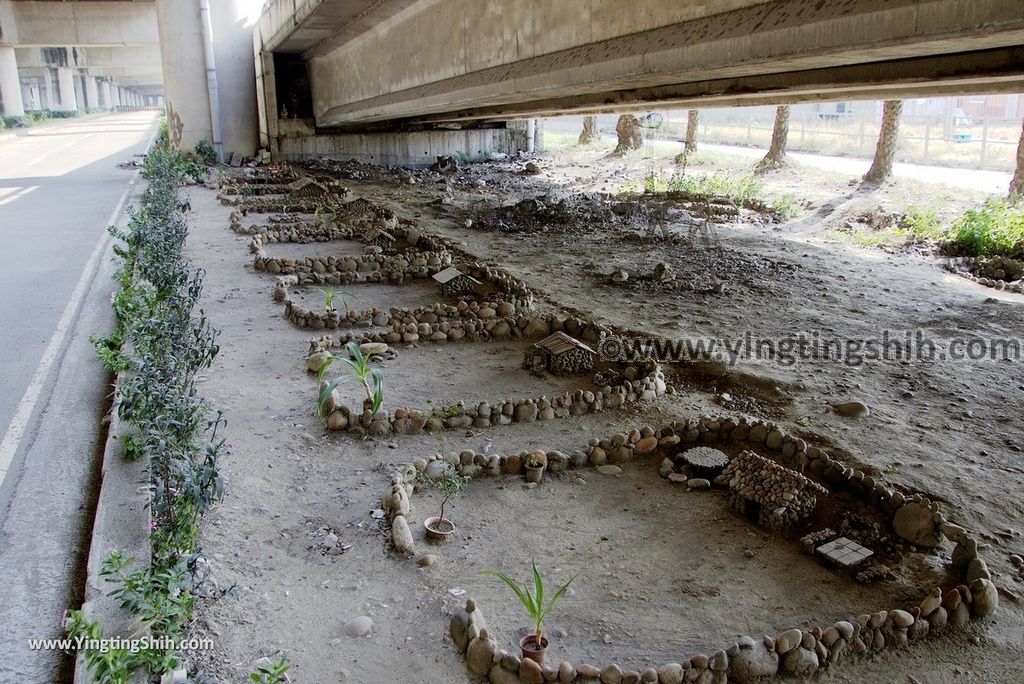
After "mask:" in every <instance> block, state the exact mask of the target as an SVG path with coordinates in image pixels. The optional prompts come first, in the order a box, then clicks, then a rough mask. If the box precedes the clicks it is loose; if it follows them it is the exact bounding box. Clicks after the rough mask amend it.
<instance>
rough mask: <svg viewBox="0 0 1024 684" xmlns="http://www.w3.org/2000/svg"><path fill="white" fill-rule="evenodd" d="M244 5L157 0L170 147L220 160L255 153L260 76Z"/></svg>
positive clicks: (229, 0) (233, 0)
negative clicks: (198, 149) (202, 147)
mask: <svg viewBox="0 0 1024 684" xmlns="http://www.w3.org/2000/svg"><path fill="white" fill-rule="evenodd" d="M249 4H251V3H247V2H246V1H245V0H216V1H212V0H157V2H156V13H157V24H158V26H159V29H160V47H161V50H160V53H161V56H162V64H163V73H164V92H165V94H166V100H167V105H166V107H167V120H168V130H169V132H170V137H171V143H172V144H173V145H174V146H175V147H177V148H179V149H181V150H184V151H191V150H193V149H195V146H196V143H198V142H199V141H200V140H208V141H210V142H212V143H213V145H214V148H215V149H216V150H217V152H218V155H219V156H220V157H221V159H224V160H226V159H227V158H230V156H231V154H232V153H233V152H239V153H241V154H243V155H251V154H253V153H254V152H255V151H256V145H257V142H258V135H259V133H258V128H257V123H256V86H255V80H256V71H255V67H254V66H253V50H252V24H251V22H250V21H249V20H248V19H249V18H248V5H249Z"/></svg>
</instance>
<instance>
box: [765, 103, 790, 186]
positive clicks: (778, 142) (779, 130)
mask: <svg viewBox="0 0 1024 684" xmlns="http://www.w3.org/2000/svg"><path fill="white" fill-rule="evenodd" d="M788 142H789V105H779V106H778V107H777V108H776V109H775V127H774V128H773V129H772V144H771V146H770V147H769V148H768V154H766V155H764V159H762V160H761V161H760V162H759V163H758V165H757V168H758V169H759V170H762V171H763V170H767V169H772V168H776V167H779V166H782V165H784V164H785V163H786V145H787V144H788Z"/></svg>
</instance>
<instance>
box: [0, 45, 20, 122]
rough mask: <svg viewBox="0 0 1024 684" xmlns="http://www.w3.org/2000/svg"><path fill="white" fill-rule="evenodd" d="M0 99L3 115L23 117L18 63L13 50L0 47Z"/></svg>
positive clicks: (4, 46) (5, 46)
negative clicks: (1, 99)
mask: <svg viewBox="0 0 1024 684" xmlns="http://www.w3.org/2000/svg"><path fill="white" fill-rule="evenodd" d="M0 97H2V98H3V112H2V113H3V114H5V115H6V116H23V115H24V114H25V104H24V102H23V100H22V98H21V81H20V80H19V78H18V62H17V61H16V60H15V58H14V48H13V47H10V46H8V45H3V46H0Z"/></svg>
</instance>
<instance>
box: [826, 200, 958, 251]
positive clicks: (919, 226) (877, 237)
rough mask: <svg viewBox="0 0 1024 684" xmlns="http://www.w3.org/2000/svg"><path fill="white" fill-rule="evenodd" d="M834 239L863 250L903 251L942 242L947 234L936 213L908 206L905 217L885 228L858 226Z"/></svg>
mask: <svg viewBox="0 0 1024 684" xmlns="http://www.w3.org/2000/svg"><path fill="white" fill-rule="evenodd" d="M834 235H835V236H836V237H839V238H841V239H846V240H849V241H851V242H853V243H855V244H858V245H860V246H861V247H899V246H905V245H912V244H914V243H915V242H928V241H934V240H939V239H942V238H943V237H944V236H945V231H944V230H943V227H942V221H941V220H940V219H939V216H938V214H937V213H936V212H935V211H933V210H931V209H925V208H923V207H919V206H916V205H908V206H907V207H906V209H905V210H904V213H903V214H898V215H893V217H892V221H891V222H890V223H889V224H888V225H886V226H883V227H882V228H878V229H872V228H866V227H860V226H856V227H853V228H851V229H849V230H840V231H836V232H835V233H834Z"/></svg>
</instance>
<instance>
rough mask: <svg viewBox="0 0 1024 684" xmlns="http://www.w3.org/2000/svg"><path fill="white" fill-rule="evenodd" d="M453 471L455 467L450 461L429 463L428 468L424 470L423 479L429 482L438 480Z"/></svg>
mask: <svg viewBox="0 0 1024 684" xmlns="http://www.w3.org/2000/svg"><path fill="white" fill-rule="evenodd" d="M453 470H455V468H454V466H452V464H451V463H449V462H448V461H443V460H441V459H436V460H433V461H430V462H429V463H427V467H426V468H424V469H423V477H425V478H427V479H428V480H438V479H440V478H442V477H444V476H445V475H446V474H447V473H450V472H452V471H453Z"/></svg>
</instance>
